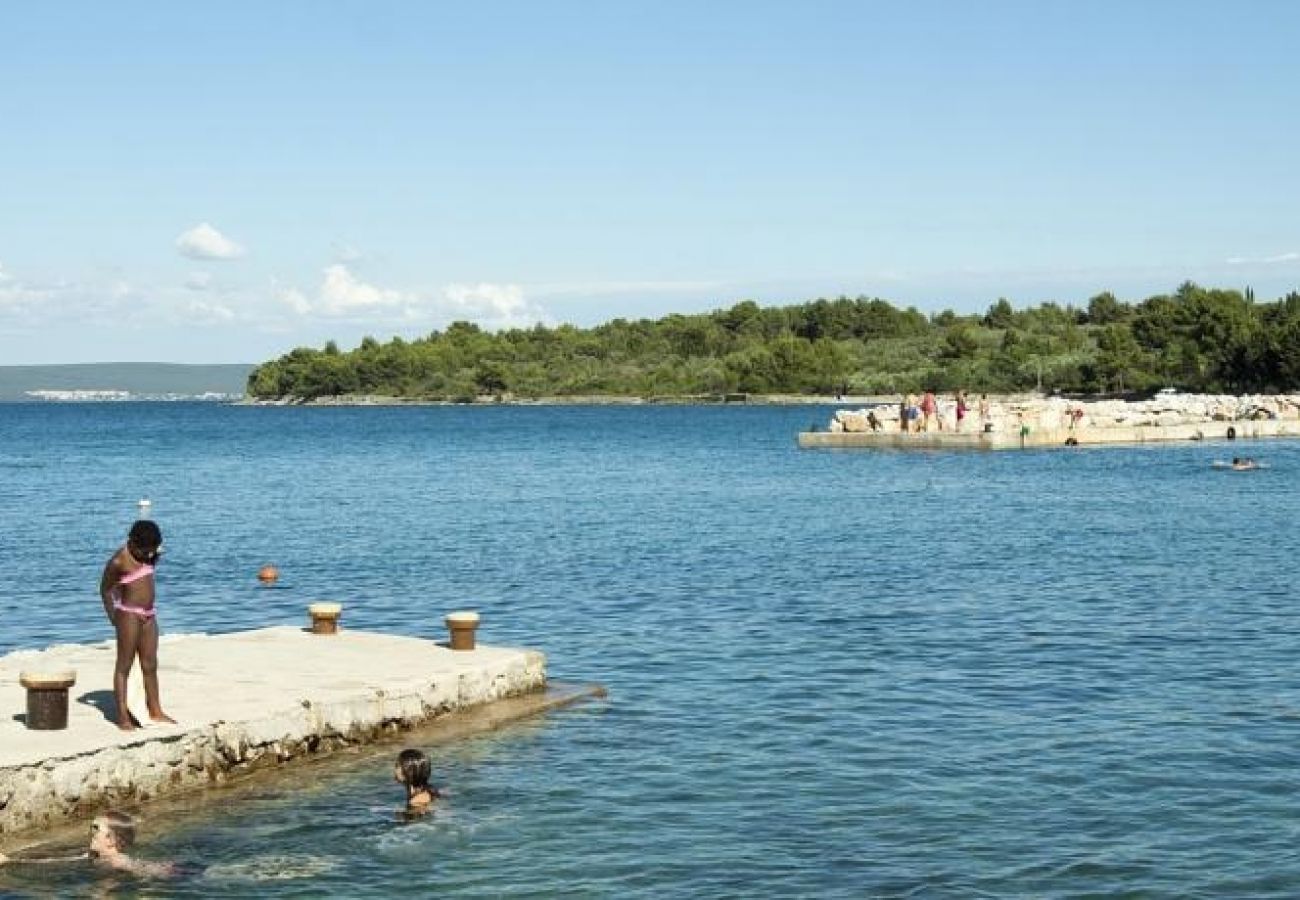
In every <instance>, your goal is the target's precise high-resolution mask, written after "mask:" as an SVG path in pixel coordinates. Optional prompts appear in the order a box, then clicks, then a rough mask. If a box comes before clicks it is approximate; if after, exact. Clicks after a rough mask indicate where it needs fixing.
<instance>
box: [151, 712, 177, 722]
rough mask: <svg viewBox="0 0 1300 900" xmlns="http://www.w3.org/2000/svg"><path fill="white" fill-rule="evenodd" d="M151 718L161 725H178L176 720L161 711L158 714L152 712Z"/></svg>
mask: <svg viewBox="0 0 1300 900" xmlns="http://www.w3.org/2000/svg"><path fill="white" fill-rule="evenodd" d="M149 718H150V719H152V720H153V721H155V722H157V723H158V724H160V725H175V724H176V720H175V719H173V718H172V717H171V716H169V715H167V713H165V712H163V711H162V710H161V709H160V710H158V711H157V712H151V713H149Z"/></svg>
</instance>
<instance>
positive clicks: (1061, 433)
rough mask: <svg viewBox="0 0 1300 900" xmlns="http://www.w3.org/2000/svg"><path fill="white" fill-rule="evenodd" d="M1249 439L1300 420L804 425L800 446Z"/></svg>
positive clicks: (1289, 428)
mask: <svg viewBox="0 0 1300 900" xmlns="http://www.w3.org/2000/svg"><path fill="white" fill-rule="evenodd" d="M1229 429H1231V430H1232V432H1231V435H1232V437H1234V438H1237V439H1242V440H1247V439H1255V438H1266V437H1300V422H1298V421H1295V420H1276V419H1275V420H1264V421H1243V422H1196V423H1190V424H1178V425H1112V426H1107V427H1098V426H1086V425H1085V426H1082V427H1078V428H1067V427H1057V428H1034V427H1030V428H1029V429H1028V431H1027V433H1025V434H1021V433H1020V431H1019V430H1018V429H1006V430H1002V431H990V432H977V431H973V430H972V431H952V430H948V431H924V432H921V433H919V434H905V433H903V432H900V431H890V430H887V429H886V430H882V431H838V432H836V431H805V432H802V433H801V434H800V435H799V446H800V447H803V448H806V449H827V448H830V449H834V448H840V449H862V448H870V449H877V450H1026V449H1031V448H1042V447H1074V446H1078V447H1084V446H1103V445H1109V444H1149V443H1155V442H1160V441H1201V440H1223V439H1225V438H1228V437H1229Z"/></svg>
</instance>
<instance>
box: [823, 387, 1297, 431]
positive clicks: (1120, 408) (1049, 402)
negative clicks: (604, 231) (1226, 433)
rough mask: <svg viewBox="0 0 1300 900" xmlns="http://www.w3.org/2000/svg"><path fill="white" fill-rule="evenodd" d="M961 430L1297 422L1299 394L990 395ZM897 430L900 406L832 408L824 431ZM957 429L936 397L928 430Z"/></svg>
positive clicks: (946, 404)
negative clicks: (985, 410)
mask: <svg viewBox="0 0 1300 900" xmlns="http://www.w3.org/2000/svg"><path fill="white" fill-rule="evenodd" d="M969 402H970V409H969V410H968V411H967V415H966V418H965V420H964V421H963V422H962V429H963V430H965V431H990V432H1008V431H1014V432H1019V431H1020V429H1021V428H1024V427H1028V428H1030V429H1031V433H1032V430H1033V429H1039V430H1048V431H1054V430H1060V429H1066V430H1069V429H1071V428H1073V429H1076V430H1077V429H1083V428H1094V429H1108V428H1111V429H1113V428H1134V427H1171V426H1179V425H1198V424H1206V425H1208V424H1212V423H1224V424H1232V423H1249V422H1293V423H1294V422H1300V394H1250V395H1244V396H1234V395H1230V394H1179V393H1170V394H1158V395H1157V396H1155V397H1154V398H1152V399H1150V400H1141V401H1135V402H1134V401H1124V400H1093V401H1086V400H1069V399H1065V398H1063V397H999V398H995V399H992V398H991V399H990V401H989V415H988V416H987V417H986V418H984V419H982V420H981V418H980V416H979V415H978V409H977V403H978V401H976V400H971V401H969ZM873 416H874V417H875V419H876V422H877V423H878V424H877V426H876V429H875V430H888V431H894V432H898V433H902V428H901V426H900V425H899V404H897V403H890V404H885V405H880V406H874V407H872V408H870V409H857V410H844V409H842V410H837V411H836V412H835V414H834V415H833V416H832V417H831V421H830V425H829V428H828V430H829V431H830V432H832V433H864V434H865V433H870V432H871V431H873V427H872V422H871V418H872V417H873ZM940 426H942V430H950V431H954V432H955V431H956V430H957V414H956V401H954V400H952V399H943V400H940V401H939V414H938V417H937V421H935V422H932V423H931V425H930V430H932V431H938V430H941V428H940Z"/></svg>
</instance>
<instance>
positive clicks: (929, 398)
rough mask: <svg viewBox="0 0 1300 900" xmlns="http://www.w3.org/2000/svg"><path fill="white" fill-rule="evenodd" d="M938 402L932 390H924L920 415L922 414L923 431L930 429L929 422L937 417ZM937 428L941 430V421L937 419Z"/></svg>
mask: <svg viewBox="0 0 1300 900" xmlns="http://www.w3.org/2000/svg"><path fill="white" fill-rule="evenodd" d="M938 413H939V402H938V401H937V400H935V399H934V391H926V392H925V394H923V395H922V397H921V415H922V416H924V417H925V418H924V420H923V421H924V425H923V426H922V430H923V431H929V430H930V423H931V422H933V421H935V420H937V419H938ZM938 426H939V430H940V431H943V421H942V420H939V421H938Z"/></svg>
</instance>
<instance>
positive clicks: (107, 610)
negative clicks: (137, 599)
mask: <svg viewBox="0 0 1300 900" xmlns="http://www.w3.org/2000/svg"><path fill="white" fill-rule="evenodd" d="M117 582H118V575H117V554H116V553H114V554H113V558H112V559H110V560H109V561H108V562H107V563H105V564H104V574H103V575H101V576H100V578H99V599H100V600H102V601H103V603H104V615H106V616H108V622H109V624H110V625H116V624H117V618H116V613H114V611H113V589H114V588H115V587H117Z"/></svg>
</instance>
